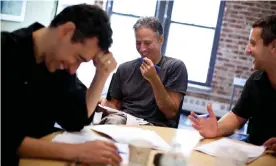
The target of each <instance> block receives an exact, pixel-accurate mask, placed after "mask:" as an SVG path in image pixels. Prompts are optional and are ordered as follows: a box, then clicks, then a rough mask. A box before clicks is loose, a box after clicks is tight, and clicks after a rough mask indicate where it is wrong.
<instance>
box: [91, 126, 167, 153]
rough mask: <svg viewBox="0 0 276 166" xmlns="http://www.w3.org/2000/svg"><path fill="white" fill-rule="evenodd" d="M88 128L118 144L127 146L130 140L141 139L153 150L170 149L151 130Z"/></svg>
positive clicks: (119, 127) (106, 127)
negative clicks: (149, 144)
mask: <svg viewBox="0 0 276 166" xmlns="http://www.w3.org/2000/svg"><path fill="white" fill-rule="evenodd" d="M90 128H91V129H92V130H95V131H97V132H100V133H104V134H106V135H108V136H110V137H112V138H113V139H114V140H116V141H117V142H120V143H126V144H128V143H129V142H130V141H131V140H135V139H143V140H146V141H149V142H151V143H152V144H153V148H154V149H158V150H165V151H167V150H169V149H170V145H169V144H168V143H167V142H166V141H164V140H163V139H162V138H161V137H160V136H159V135H158V134H156V132H154V131H152V130H146V129H142V128H135V127H124V126H116V125H97V126H90Z"/></svg>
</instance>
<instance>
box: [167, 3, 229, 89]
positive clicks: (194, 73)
mask: <svg viewBox="0 0 276 166" xmlns="http://www.w3.org/2000/svg"><path fill="white" fill-rule="evenodd" d="M198 3H199V2H198V1H185V0H184V1H183V0H174V1H170V2H169V5H168V6H169V8H168V12H167V15H168V21H167V22H166V23H165V27H168V28H167V29H165V40H166V41H165V46H163V47H164V48H163V50H164V52H165V55H167V56H171V57H175V58H178V59H180V60H182V61H183V62H184V63H185V64H186V67H187V71H188V75H189V82H190V83H193V84H198V85H204V86H210V84H211V81H212V75H213V69H214V60H215V54H216V49H217V41H218V35H219V33H220V24H221V18H222V9H223V7H224V4H223V2H221V1H219V0H215V1H200V5H199V4H198ZM207 6H208V7H207Z"/></svg>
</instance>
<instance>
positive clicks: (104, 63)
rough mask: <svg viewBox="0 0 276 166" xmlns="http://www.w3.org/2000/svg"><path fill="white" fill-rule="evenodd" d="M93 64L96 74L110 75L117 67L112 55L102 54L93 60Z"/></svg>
mask: <svg viewBox="0 0 276 166" xmlns="http://www.w3.org/2000/svg"><path fill="white" fill-rule="evenodd" d="M93 64H94V66H95V67H96V72H100V73H101V74H104V75H109V74H110V73H111V72H112V71H113V70H114V69H115V68H116V66H117V62H116V60H115V59H114V57H113V55H112V53H110V52H109V53H106V54H103V53H100V54H97V55H96V56H95V57H94V58H93Z"/></svg>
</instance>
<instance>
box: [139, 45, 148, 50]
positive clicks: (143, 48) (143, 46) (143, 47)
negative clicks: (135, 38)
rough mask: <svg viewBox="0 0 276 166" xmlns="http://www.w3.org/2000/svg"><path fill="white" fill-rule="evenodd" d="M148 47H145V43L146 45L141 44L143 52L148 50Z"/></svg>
mask: <svg viewBox="0 0 276 166" xmlns="http://www.w3.org/2000/svg"><path fill="white" fill-rule="evenodd" d="M146 49H147V48H146V47H145V45H144V44H141V47H140V51H141V52H143V51H146Z"/></svg>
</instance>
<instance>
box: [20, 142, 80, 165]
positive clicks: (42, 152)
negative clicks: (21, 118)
mask: <svg viewBox="0 0 276 166" xmlns="http://www.w3.org/2000/svg"><path fill="white" fill-rule="evenodd" d="M73 146H74V145H73V144H65V143H57V142H50V141H45V140H40V139H35V138H31V137H25V138H24V140H23V142H22V143H21V145H20V147H19V150H18V154H19V155H20V157H30V158H44V159H56V160H70V161H76V159H77V154H75V150H74V149H75V148H74V147H73Z"/></svg>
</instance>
